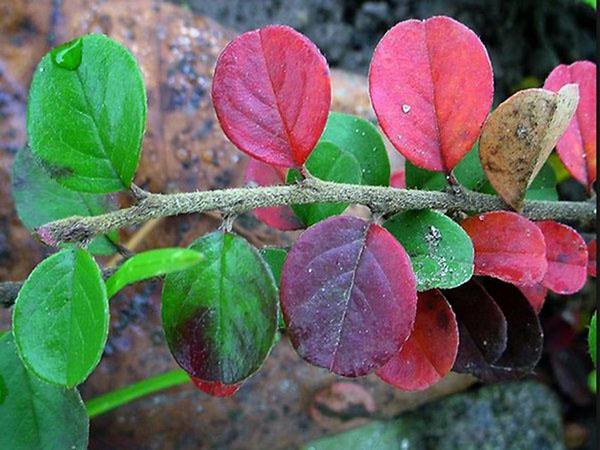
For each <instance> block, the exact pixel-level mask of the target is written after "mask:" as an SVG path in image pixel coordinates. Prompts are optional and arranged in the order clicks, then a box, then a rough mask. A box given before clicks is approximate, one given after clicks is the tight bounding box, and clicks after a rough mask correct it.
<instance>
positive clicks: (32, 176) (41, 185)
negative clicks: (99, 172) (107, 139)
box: [12, 147, 119, 255]
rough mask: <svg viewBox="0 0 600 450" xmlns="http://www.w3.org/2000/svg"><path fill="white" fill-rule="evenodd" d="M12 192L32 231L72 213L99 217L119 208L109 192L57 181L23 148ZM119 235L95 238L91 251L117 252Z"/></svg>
mask: <svg viewBox="0 0 600 450" xmlns="http://www.w3.org/2000/svg"><path fill="white" fill-rule="evenodd" d="M12 192H13V198H14V200H15V206H16V208H17V213H18V214H19V218H20V219H21V221H22V222H23V224H24V225H25V227H26V228H27V229H28V230H29V231H33V230H34V229H35V228H37V227H39V226H40V225H44V224H47V223H49V222H52V221H54V220H58V219H64V218H65V217H70V216H96V215H99V214H103V213H105V212H108V211H111V210H114V209H115V208H116V205H115V202H114V200H113V199H112V198H111V196H109V195H102V194H87V193H82V192H75V191H72V190H70V189H67V188H65V187H64V186H62V185H60V184H59V183H57V182H56V181H55V180H54V179H52V178H51V177H50V175H49V174H48V172H46V170H45V169H44V168H43V166H42V165H41V164H40V163H39V161H38V160H37V159H36V157H35V156H34V155H33V154H32V153H31V150H30V149H29V148H28V147H23V148H21V149H20V150H19V152H18V153H17V156H16V157H15V161H14V163H13V167H12ZM118 239H119V235H118V233H117V232H112V233H110V234H108V235H107V236H99V237H97V238H96V239H94V240H93V241H92V242H91V243H90V245H89V250H90V251H91V252H92V253H96V254H99V255H110V254H113V253H114V252H115V245H114V244H113V242H114V243H116V242H118Z"/></svg>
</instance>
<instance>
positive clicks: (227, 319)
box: [162, 231, 278, 384]
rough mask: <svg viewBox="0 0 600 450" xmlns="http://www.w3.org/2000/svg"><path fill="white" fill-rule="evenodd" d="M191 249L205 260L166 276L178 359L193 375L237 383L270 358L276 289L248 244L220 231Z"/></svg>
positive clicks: (170, 336)
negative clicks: (200, 254) (268, 356)
mask: <svg viewBox="0 0 600 450" xmlns="http://www.w3.org/2000/svg"><path fill="white" fill-rule="evenodd" d="M190 248H192V249H193V250H196V251H198V252H200V253H202V255H203V256H204V260H203V261H202V262H200V263H199V264H196V265H195V266H193V267H191V268H189V269H186V270H183V271H181V272H176V273H173V274H170V275H167V277H166V279H165V282H164V288H163V296H162V322H163V327H164V330H165V335H166V338H167V343H168V345H169V348H170V350H171V353H173V356H174V357H175V359H176V360H177V362H178V363H179V365H180V366H181V367H183V368H184V369H185V370H186V371H187V372H188V373H189V374H190V375H192V376H194V377H196V378H200V379H201V380H204V381H218V382H220V383H223V384H236V383H238V382H240V381H242V380H244V379H245V378H247V377H248V376H250V375H252V374H253V373H254V372H255V371H256V370H258V368H259V367H260V366H261V364H262V363H263V361H264V360H265V358H266V357H267V355H268V353H269V351H270V349H271V346H272V345H273V340H274V338H275V332H276V330H277V300H278V298H277V288H276V286H275V281H274V280H273V276H272V274H271V271H270V270H269V268H268V267H267V265H266V263H265V262H264V261H263V259H262V258H261V256H260V255H259V253H258V251H257V250H256V249H255V248H254V247H252V246H251V245H250V244H248V242H246V240H244V239H243V238H241V237H239V236H236V235H234V234H231V233H224V232H221V231H217V232H214V233H211V234H209V235H206V236H203V237H202V238H200V239H198V240H197V241H195V242H194V243H193V244H192V245H191V246H190Z"/></svg>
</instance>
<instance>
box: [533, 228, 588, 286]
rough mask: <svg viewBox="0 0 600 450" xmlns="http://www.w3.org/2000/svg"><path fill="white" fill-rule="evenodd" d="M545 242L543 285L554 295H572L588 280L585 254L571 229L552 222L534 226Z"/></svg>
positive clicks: (579, 239) (579, 240) (585, 248)
mask: <svg viewBox="0 0 600 450" xmlns="http://www.w3.org/2000/svg"><path fill="white" fill-rule="evenodd" d="M536 225H537V226H538V228H539V229H540V230H542V233H543V234H544V240H545V241H546V259H547V260H548V270H547V271H546V275H544V279H543V280H542V284H543V285H544V286H545V287H547V288H548V289H550V290H551V291H553V292H556V293H557V294H574V293H575V292H577V291H579V290H580V289H581V288H582V287H583V285H584V284H585V281H586V280H587V266H588V251H587V246H586V244H585V241H584V240H583V238H582V237H581V236H580V235H579V234H578V233H577V232H576V231H575V230H574V229H573V228H571V227H569V226H567V225H563V224H561V223H558V222H554V221H552V220H546V221H543V222H537V223H536Z"/></svg>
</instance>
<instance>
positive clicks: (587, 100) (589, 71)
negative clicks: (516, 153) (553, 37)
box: [544, 61, 596, 187]
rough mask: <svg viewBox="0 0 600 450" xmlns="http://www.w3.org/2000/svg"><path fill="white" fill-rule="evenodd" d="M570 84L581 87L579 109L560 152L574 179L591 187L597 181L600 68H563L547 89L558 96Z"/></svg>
mask: <svg viewBox="0 0 600 450" xmlns="http://www.w3.org/2000/svg"><path fill="white" fill-rule="evenodd" d="M569 83H576V84H577V85H578V86H579V106H578V107H577V112H576V113H575V117H573V119H572V120H571V122H570V124H569V127H568V128H567V131H566V132H565V133H564V134H563V136H562V137H561V138H560V140H559V141H558V143H557V144H556V149H557V152H558V156H559V157H560V159H561V161H562V162H563V164H564V165H565V167H566V168H567V169H568V170H569V172H570V173H571V175H573V178H575V179H576V180H577V181H579V182H580V183H581V184H583V185H584V186H586V187H589V186H590V185H591V184H592V183H593V182H594V180H595V179H596V64H594V63H592V62H590V61H577V62H574V63H573V64H571V65H570V66H567V65H565V64H561V65H560V66H558V67H556V68H555V69H554V70H553V71H552V72H551V73H550V75H548V78H546V82H545V83H544V89H548V90H550V91H555V92H558V90H559V89H560V88H561V87H563V86H564V85H565V84H569Z"/></svg>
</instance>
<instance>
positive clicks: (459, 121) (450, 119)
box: [369, 16, 494, 172]
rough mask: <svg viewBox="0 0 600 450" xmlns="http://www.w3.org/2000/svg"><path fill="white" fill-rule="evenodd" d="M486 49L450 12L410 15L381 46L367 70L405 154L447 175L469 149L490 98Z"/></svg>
mask: <svg viewBox="0 0 600 450" xmlns="http://www.w3.org/2000/svg"><path fill="white" fill-rule="evenodd" d="M493 90H494V87H493V75H492V66H491V63H490V59H489V57H488V54H487V51H486V49H485V47H484V46H483V44H482V43H481V41H480V40H479V38H478V37H477V36H476V35H475V33H473V32H472V31H471V30H470V29H469V28H467V27H465V26H464V25H462V24H461V23H459V22H457V21H455V20H453V19H451V18H449V17H443V16H439V17H432V18H430V19H427V20H424V21H419V20H406V21H404V22H400V23H399V24H397V25H396V26H394V27H393V28H392V29H391V30H389V31H388V32H387V33H386V34H385V36H384V37H383V39H381V41H380V42H379V44H378V45H377V48H376V49H375V52H374V54H373V60H372V61H371V68H370V71H369V91H370V96H371V103H372V104H373V109H375V113H376V114H377V119H378V120H379V123H380V124H381V127H382V128H383V131H384V132H385V134H386V135H387V137H388V138H389V140H390V141H391V142H392V144H393V145H394V147H396V149H397V150H398V151H399V152H400V153H402V154H403V155H404V156H405V157H406V159H408V160H410V161H411V162H412V163H413V164H415V165H417V166H419V167H422V168H424V169H429V170H435V171H440V172H449V171H450V170H451V169H452V168H453V167H454V166H455V165H456V164H458V162H459V161H460V160H461V158H462V157H463V156H464V155H465V154H466V153H467V152H468V151H469V150H470V149H471V147H472V146H473V143H474V142H475V141H476V139H477V137H478V136H479V132H480V130H481V126H482V124H483V121H484V120H485V118H486V116H487V114H488V112H489V110H490V107H491V106H492V98H493Z"/></svg>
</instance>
